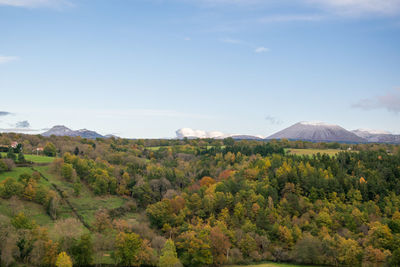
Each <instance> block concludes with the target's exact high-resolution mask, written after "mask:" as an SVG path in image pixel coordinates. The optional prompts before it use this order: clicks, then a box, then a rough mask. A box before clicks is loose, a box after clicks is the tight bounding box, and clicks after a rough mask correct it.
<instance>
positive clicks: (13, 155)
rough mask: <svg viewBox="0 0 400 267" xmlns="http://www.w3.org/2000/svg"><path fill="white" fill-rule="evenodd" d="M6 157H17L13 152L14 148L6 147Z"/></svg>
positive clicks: (13, 158)
mask: <svg viewBox="0 0 400 267" xmlns="http://www.w3.org/2000/svg"><path fill="white" fill-rule="evenodd" d="M7 158H9V159H12V160H13V161H15V160H16V159H17V156H16V155H15V153H14V148H12V147H10V148H9V149H8V152H7Z"/></svg>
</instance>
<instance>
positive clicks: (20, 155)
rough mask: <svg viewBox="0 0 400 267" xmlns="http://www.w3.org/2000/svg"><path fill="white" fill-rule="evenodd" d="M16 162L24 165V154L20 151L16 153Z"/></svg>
mask: <svg viewBox="0 0 400 267" xmlns="http://www.w3.org/2000/svg"><path fill="white" fill-rule="evenodd" d="M18 162H19V163H25V162H26V160H25V156H24V153H22V151H20V152H19V153H18Z"/></svg>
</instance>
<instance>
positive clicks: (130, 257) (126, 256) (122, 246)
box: [113, 232, 142, 266]
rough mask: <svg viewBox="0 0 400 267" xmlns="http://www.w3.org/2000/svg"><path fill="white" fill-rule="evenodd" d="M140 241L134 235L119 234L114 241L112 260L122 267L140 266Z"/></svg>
mask: <svg viewBox="0 0 400 267" xmlns="http://www.w3.org/2000/svg"><path fill="white" fill-rule="evenodd" d="M141 249H142V239H141V238H140V236H139V235H137V234H135V233H130V234H126V233H123V232H121V233H119V234H118V235H117V238H116V240H115V251H114V254H113V257H114V259H115V260H116V262H117V263H118V264H121V265H124V266H140V265H141V264H142V262H141V260H140V252H141Z"/></svg>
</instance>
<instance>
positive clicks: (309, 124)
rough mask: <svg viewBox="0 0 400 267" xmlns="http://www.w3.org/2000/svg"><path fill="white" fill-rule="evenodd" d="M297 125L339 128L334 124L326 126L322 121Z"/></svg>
mask: <svg viewBox="0 0 400 267" xmlns="http://www.w3.org/2000/svg"><path fill="white" fill-rule="evenodd" d="M299 124H302V125H307V126H324V127H340V126H339V125H336V124H328V123H326V122H322V121H301V122H299Z"/></svg>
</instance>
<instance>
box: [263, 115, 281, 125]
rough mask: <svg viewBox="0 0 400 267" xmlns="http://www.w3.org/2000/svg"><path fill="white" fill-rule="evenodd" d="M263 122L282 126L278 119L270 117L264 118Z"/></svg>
mask: <svg viewBox="0 0 400 267" xmlns="http://www.w3.org/2000/svg"><path fill="white" fill-rule="evenodd" d="M265 120H266V121H268V122H269V123H270V124H273V125H278V124H282V121H281V120H280V119H279V118H277V117H274V116H271V115H268V116H266V117H265Z"/></svg>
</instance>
